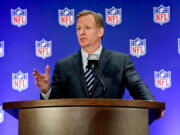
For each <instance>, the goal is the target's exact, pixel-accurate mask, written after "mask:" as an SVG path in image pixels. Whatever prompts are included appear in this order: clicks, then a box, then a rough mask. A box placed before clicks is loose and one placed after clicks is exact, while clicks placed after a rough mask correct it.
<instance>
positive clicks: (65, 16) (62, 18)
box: [58, 8, 74, 27]
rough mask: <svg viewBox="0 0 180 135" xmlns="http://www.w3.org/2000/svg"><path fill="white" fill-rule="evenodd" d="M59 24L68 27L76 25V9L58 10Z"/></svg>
mask: <svg viewBox="0 0 180 135" xmlns="http://www.w3.org/2000/svg"><path fill="white" fill-rule="evenodd" d="M58 22H59V24H60V25H62V26H65V27H68V26H70V25H73V24H74V9H71V10H70V9H68V8H65V9H63V10H60V9H59V10H58Z"/></svg>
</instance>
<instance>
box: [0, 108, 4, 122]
mask: <svg viewBox="0 0 180 135" xmlns="http://www.w3.org/2000/svg"><path fill="white" fill-rule="evenodd" d="M3 121H4V110H3V109H2V106H0V123H3Z"/></svg>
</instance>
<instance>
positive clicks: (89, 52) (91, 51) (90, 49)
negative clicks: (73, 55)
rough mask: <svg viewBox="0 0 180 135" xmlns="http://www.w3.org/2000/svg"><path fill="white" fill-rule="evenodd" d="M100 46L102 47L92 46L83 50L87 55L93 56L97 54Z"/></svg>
mask: <svg viewBox="0 0 180 135" xmlns="http://www.w3.org/2000/svg"><path fill="white" fill-rule="evenodd" d="M100 46H101V43H100V44H99V45H96V46H92V47H83V48H82V49H83V51H85V52H86V53H87V54H92V53H94V52H96V51H97V50H98V49H99V47H100Z"/></svg>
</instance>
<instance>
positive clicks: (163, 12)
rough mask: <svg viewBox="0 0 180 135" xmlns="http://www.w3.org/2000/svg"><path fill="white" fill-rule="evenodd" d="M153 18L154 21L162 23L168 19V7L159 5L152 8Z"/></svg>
mask: <svg viewBox="0 0 180 135" xmlns="http://www.w3.org/2000/svg"><path fill="white" fill-rule="evenodd" d="M153 19H154V22H155V23H159V24H160V25H163V24H164V23H168V22H169V21H170V7H169V6H168V7H165V6H163V5H160V6H159V7H154V8H153Z"/></svg>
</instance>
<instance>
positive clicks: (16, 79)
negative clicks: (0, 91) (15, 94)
mask: <svg viewBox="0 0 180 135" xmlns="http://www.w3.org/2000/svg"><path fill="white" fill-rule="evenodd" d="M12 88H13V89H14V90H18V91H19V92H21V91H23V90H25V89H27V88H28V73H22V72H21V71H19V72H18V73H12Z"/></svg>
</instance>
